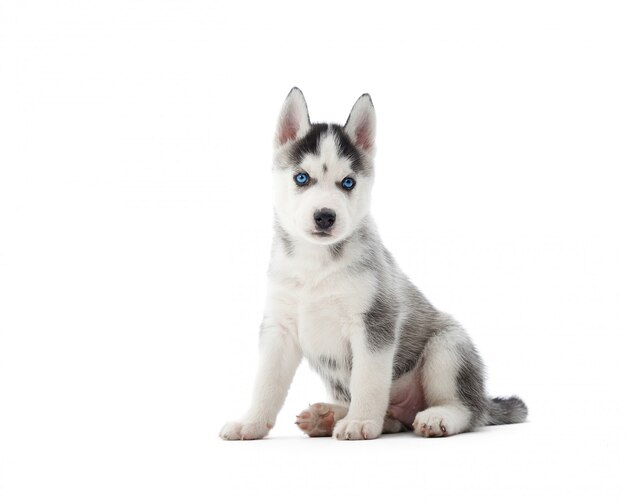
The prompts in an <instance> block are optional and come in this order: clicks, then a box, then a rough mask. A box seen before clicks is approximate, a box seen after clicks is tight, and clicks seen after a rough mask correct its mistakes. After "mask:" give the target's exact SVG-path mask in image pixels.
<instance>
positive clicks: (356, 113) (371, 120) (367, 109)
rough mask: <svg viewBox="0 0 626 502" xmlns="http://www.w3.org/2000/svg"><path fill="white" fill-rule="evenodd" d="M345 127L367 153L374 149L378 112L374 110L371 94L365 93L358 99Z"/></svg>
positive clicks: (353, 139)
mask: <svg viewBox="0 0 626 502" xmlns="http://www.w3.org/2000/svg"><path fill="white" fill-rule="evenodd" d="M343 128H344V129H345V131H346V133H347V134H348V136H349V137H350V139H351V140H352V142H353V143H354V144H355V145H356V146H358V147H359V148H362V149H363V150H365V151H366V152H367V153H372V152H373V151H374V142H375V139H376V112H374V103H372V98H370V95H369V94H363V96H361V97H360V98H359V99H357V100H356V103H354V106H353V107H352V111H351V112H350V116H349V117H348V120H347V122H346V125H345V126H343Z"/></svg>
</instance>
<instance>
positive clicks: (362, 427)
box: [333, 417, 383, 440]
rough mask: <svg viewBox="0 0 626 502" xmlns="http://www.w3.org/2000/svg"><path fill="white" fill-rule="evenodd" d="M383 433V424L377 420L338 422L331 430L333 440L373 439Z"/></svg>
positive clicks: (346, 419) (346, 420)
mask: <svg viewBox="0 0 626 502" xmlns="http://www.w3.org/2000/svg"><path fill="white" fill-rule="evenodd" d="M382 431H383V422H382V421H378V420H352V419H350V418H348V417H346V418H344V419H343V420H339V422H337V424H336V425H335V428H334V429H333V437H334V438H335V439H349V440H355V439H375V438H377V437H378V436H380V434H381V433H382Z"/></svg>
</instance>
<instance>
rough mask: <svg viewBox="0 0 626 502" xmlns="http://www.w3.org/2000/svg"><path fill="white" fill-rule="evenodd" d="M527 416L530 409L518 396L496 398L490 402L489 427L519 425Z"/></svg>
mask: <svg viewBox="0 0 626 502" xmlns="http://www.w3.org/2000/svg"><path fill="white" fill-rule="evenodd" d="M527 416H528V408H526V405H525V404H524V401H522V400H521V399H520V398H519V397H517V396H512V397H494V398H493V399H491V400H490V401H489V420H488V422H487V424H488V425H502V424H517V423H519V422H523V421H524V420H526V417H527Z"/></svg>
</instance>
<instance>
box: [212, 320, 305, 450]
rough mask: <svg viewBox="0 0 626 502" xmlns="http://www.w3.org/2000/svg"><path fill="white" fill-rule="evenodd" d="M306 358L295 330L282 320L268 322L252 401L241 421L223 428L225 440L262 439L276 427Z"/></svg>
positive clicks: (262, 337)
mask: <svg viewBox="0 0 626 502" xmlns="http://www.w3.org/2000/svg"><path fill="white" fill-rule="evenodd" d="M301 359H302V352H301V350H300V347H299V346H298V345H297V343H296V342H295V337H294V336H293V335H292V333H291V332H290V331H289V330H288V329H286V328H285V327H284V326H282V325H280V324H279V323H269V322H266V323H265V324H264V326H263V328H262V330H261V337H260V363H259V367H258V370H257V376H256V381H255V384H254V390H253V392H252V404H251V405H250V408H249V409H248V412H247V413H246V414H245V415H244V416H243V418H241V420H240V421H238V422H229V423H227V424H226V425H224V427H223V428H222V430H221V432H220V437H222V438H223V439H260V438H262V437H265V436H266V435H267V433H268V432H269V430H270V429H271V428H272V427H273V426H274V422H275V421H276V415H278V412H279V411H280V408H281V407H282V405H283V403H284V401H285V397H286V396H287V390H288V389H289V385H290V384H291V380H292V379H293V375H294V373H295V371H296V368H297V367H298V364H299V363H300V360H301Z"/></svg>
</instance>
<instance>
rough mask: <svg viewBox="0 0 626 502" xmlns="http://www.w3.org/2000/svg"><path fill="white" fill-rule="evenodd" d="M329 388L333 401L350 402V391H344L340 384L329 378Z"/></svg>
mask: <svg viewBox="0 0 626 502" xmlns="http://www.w3.org/2000/svg"><path fill="white" fill-rule="evenodd" d="M330 386H331V388H332V391H333V397H334V398H335V399H337V400H338V401H341V402H344V403H349V402H350V399H351V396H350V391H349V390H348V389H346V388H345V387H344V386H343V384H342V383H341V382H339V381H338V380H335V379H332V378H331V380H330Z"/></svg>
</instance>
